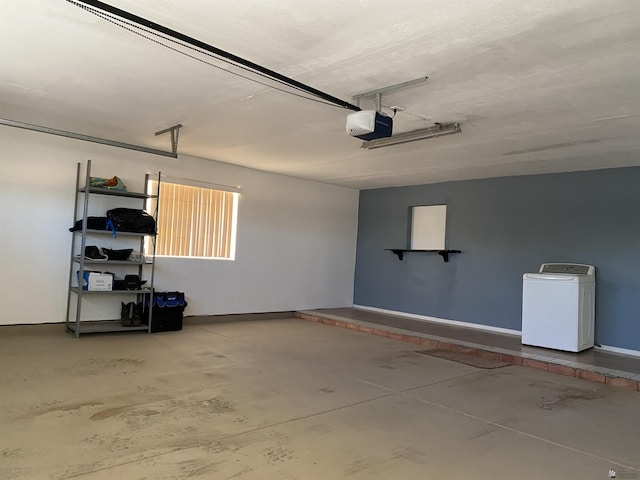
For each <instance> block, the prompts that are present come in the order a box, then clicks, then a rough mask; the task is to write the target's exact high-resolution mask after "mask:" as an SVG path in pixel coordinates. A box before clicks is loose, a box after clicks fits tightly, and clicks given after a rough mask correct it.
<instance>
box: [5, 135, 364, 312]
mask: <svg viewBox="0 0 640 480" xmlns="http://www.w3.org/2000/svg"><path fill="white" fill-rule="evenodd" d="M0 143H1V144H2V179H0V214H1V217H0V218H1V223H0V261H1V263H0V265H2V267H1V268H2V271H3V274H2V275H1V276H0V304H1V305H2V308H1V309H0V324H16V323H18V324H19V323H44V322H60V321H64V316H65V308H66V295H67V275H68V270H69V254H70V248H71V233H69V231H68V228H69V227H70V226H71V224H72V220H73V219H72V216H73V202H74V194H73V190H74V185H75V172H76V165H77V163H78V162H85V161H86V160H87V159H89V158H90V159H91V160H92V161H93V173H94V174H95V175H97V176H112V175H118V176H120V177H121V178H123V179H124V180H125V183H127V185H128V186H129V189H130V190H141V189H142V188H143V185H142V180H143V177H144V174H145V173H146V172H148V171H149V172H157V171H158V170H161V171H162V172H163V174H166V175H171V176H175V177H182V178H192V179H195V180H201V181H206V182H213V183H218V184H226V185H233V186H241V188H242V194H241V197H240V205H239V215H238V222H239V223H238V233H237V251H236V260H235V261H225V260H202V259H186V258H185V259H182V258H159V259H158V261H157V263H156V288H157V289H160V290H181V291H184V292H185V293H186V294H187V298H188V301H189V307H188V309H187V312H186V314H187V315H208V314H227V313H249V312H266V311H281V310H295V309H307V308H319V307H343V306H350V305H351V304H352V302H353V276H354V264H355V243H356V230H357V208H358V192H357V191H356V190H351V189H346V188H341V187H335V186H331V185H325V184H320V183H315V182H309V181H304V180H300V179H295V178H291V177H285V176H280V175H274V174H269V173H264V172H259V171H256V170H251V169H246V168H241V167H235V166H231V165H227V164H222V163H218V162H212V161H208V160H203V159H197V158H190V157H185V156H181V157H180V158H179V159H171V158H164V157H158V156H154V155H149V154H144V153H139V152H134V151H129V150H122V149H116V148H114V147H108V146H103V145H95V144H91V143H86V142H80V141H77V140H71V139H67V138H62V137H54V136H49V135H44V134H40V133H35V132H29V131H26V130H18V129H14V128H10V127H0ZM92 303H93V305H91V307H90V314H91V315H92V316H94V317H96V318H99V317H102V316H104V315H105V312H106V313H107V315H109V316H110V317H114V316H116V317H117V316H118V314H117V312H116V310H115V307H114V305H113V304H111V303H110V302H101V301H99V302H98V301H96V302H92ZM103 303H104V305H103ZM114 304H115V302H114Z"/></svg>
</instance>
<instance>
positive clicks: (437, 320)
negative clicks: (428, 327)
mask: <svg viewBox="0 0 640 480" xmlns="http://www.w3.org/2000/svg"><path fill="white" fill-rule="evenodd" d="M353 308H357V309H359V310H369V311H371V312H377V313H386V314H387V315H397V316H399V317H407V318H412V319H414V320H420V321H422V322H435V323H443V324H446V325H455V326H456V327H464V328H473V329H476V330H484V331H489V332H495V333H503V334H506V335H513V336H516V337H521V336H522V332H521V331H520V330H511V329H509V328H502V327H493V326H491V325H481V324H479V323H469V322H460V321H458V320H447V319H446V318H437V317H428V316H426V315H416V314H415V313H405V312H397V311H395V310H386V309H384V308H377V307H367V306H365V305H354V306H353Z"/></svg>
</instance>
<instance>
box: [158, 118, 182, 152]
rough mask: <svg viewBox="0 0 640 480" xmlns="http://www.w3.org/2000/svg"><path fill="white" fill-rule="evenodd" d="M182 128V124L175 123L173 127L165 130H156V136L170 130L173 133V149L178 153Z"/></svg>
mask: <svg viewBox="0 0 640 480" xmlns="http://www.w3.org/2000/svg"><path fill="white" fill-rule="evenodd" d="M181 128H182V125H181V124H177V125H174V126H173V127H169V128H165V129H164V130H160V131H159V132H156V137H157V136H158V135H162V134H164V133H167V132H169V133H170V134H171V151H172V152H173V153H174V154H176V155H177V154H178V137H179V135H180V129H181Z"/></svg>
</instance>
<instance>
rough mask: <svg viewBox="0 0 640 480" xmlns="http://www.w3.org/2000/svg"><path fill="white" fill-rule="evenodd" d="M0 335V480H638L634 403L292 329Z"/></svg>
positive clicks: (310, 327) (542, 375) (320, 329)
mask: <svg viewBox="0 0 640 480" xmlns="http://www.w3.org/2000/svg"><path fill="white" fill-rule="evenodd" d="M63 330H64V328H63V327H62V326H60V325H43V326H14V327H0V361H1V362H2V369H1V371H0V395H1V403H2V405H1V407H2V408H1V411H0V432H1V435H0V478H2V479H4V480H8V479H48V480H49V479H68V478H73V479H75V478H78V479H109V480H113V479H124V480H129V479H139V480H142V479H148V480H158V479H183V478H184V479H186V478H189V479H256V480H258V479H259V480H271V479H300V480H312V479H322V480H330V479H340V478H350V479H351V478H352V479H367V480H375V479H385V480H388V479H431V478H449V479H467V478H469V479H477V480H481V479H491V480H495V479H509V480H511V479H515V478H517V479H521V480H525V479H535V480H540V479H547V478H549V479H551V478H553V479H554V480H556V479H571V480H575V479H584V480H587V479H594V480H595V479H606V478H609V470H610V469H615V470H616V471H617V478H640V394H638V392H632V391H628V390H625V389H621V388H615V387H610V386H608V385H600V384H596V383H593V382H589V381H585V380H580V379H577V378H572V377H566V376H560V375H555V374H552V373H549V372H542V371H538V370H534V369H530V368H522V367H517V366H508V367H504V368H498V369H494V370H483V369H478V368H475V367H471V366H468V365H463V364H459V363H454V362H450V361H447V360H443V359H438V358H434V357H430V356H425V355H421V354H418V353H415V351H416V350H418V349H419V348H420V347H419V346H416V345H411V344H408V343H403V342H400V341H396V340H392V339H389V338H384V337H376V336H373V335H368V334H364V333H360V332H355V331H351V330H346V329H342V328H335V327H331V326H327V325H322V324H318V323H312V322H307V321H302V320H296V319H292V318H285V319H274V320H261V321H234V322H230V321H227V322H220V321H217V322H211V323H202V322H200V323H198V322H193V323H191V324H187V325H186V326H185V329H184V330H183V331H182V332H176V333H160V334H152V335H144V334H142V335H137V334H124V335H96V336H85V337H82V338H80V339H75V338H74V337H72V336H71V335H69V334H65V333H64V331H63Z"/></svg>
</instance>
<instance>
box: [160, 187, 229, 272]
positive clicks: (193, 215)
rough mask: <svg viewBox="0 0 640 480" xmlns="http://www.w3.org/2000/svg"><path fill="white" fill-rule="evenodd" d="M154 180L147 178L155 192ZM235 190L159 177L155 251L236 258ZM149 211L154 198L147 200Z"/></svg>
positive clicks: (168, 255) (165, 253)
mask: <svg viewBox="0 0 640 480" xmlns="http://www.w3.org/2000/svg"><path fill="white" fill-rule="evenodd" d="M156 189H157V181H154V180H152V181H150V182H149V191H150V192H153V193H155V192H156ZM238 196H239V193H238V192H237V191H224V190H216V189H214V188H213V187H211V188H203V187H198V186H192V185H185V184H180V183H171V182H167V181H164V179H163V180H162V183H161V184H160V199H159V202H158V236H157V239H156V255H157V256H165V257H200V258H218V259H228V260H234V259H235V244H236V219H237V212H238ZM148 206H149V208H150V210H151V211H152V210H153V209H155V208H156V200H155V199H153V200H151V201H150V203H149V205H148Z"/></svg>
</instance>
